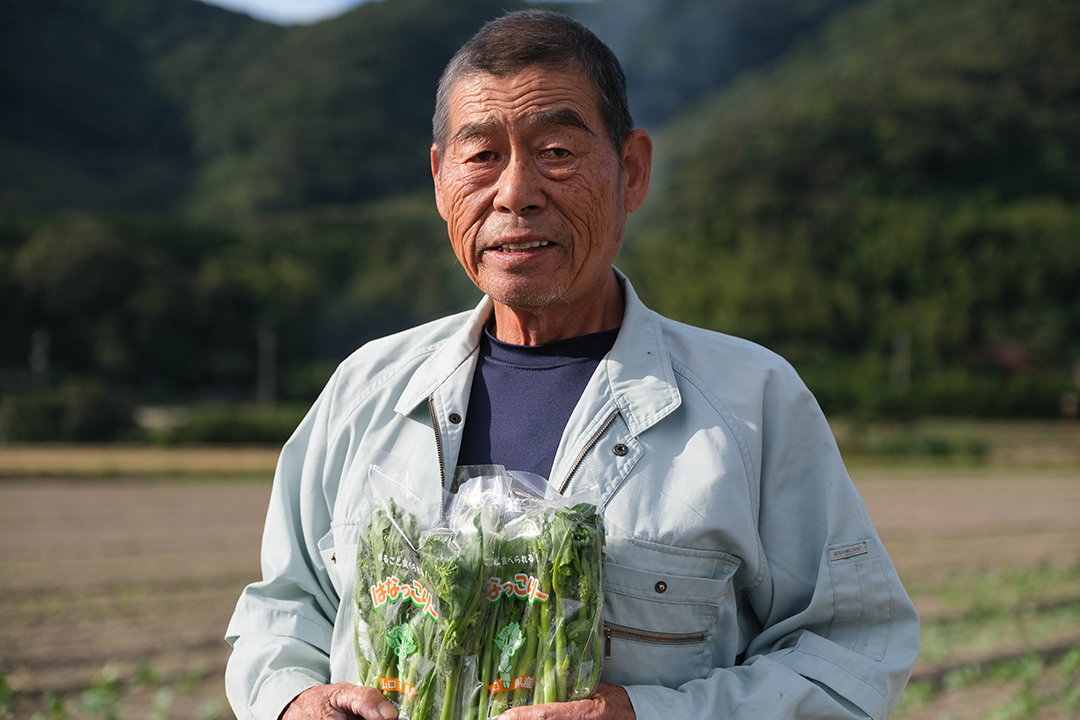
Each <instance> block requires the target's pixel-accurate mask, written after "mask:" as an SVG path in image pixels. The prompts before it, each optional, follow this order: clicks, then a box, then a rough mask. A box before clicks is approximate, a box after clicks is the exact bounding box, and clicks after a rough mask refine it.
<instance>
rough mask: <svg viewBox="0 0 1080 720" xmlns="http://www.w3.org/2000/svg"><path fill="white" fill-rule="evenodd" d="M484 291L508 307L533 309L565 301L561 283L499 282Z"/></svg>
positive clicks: (564, 287) (563, 286) (564, 290)
mask: <svg viewBox="0 0 1080 720" xmlns="http://www.w3.org/2000/svg"><path fill="white" fill-rule="evenodd" d="M484 292H485V293H486V294H487V295H489V296H490V297H491V299H492V300H494V301H495V302H498V303H500V304H502V305H505V306H507V307H509V308H513V309H515V310H535V309H542V308H546V307H548V306H550V305H554V304H555V303H558V302H564V303H565V295H566V286H565V285H564V284H563V283H555V284H554V285H551V284H547V285H540V284H537V285H525V284H519V283H500V284H499V285H498V286H495V287H490V288H486V289H485V290H484Z"/></svg>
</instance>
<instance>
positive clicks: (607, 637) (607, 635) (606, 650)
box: [604, 626, 611, 660]
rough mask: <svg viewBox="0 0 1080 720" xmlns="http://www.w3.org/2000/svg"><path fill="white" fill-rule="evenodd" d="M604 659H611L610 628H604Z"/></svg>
mask: <svg viewBox="0 0 1080 720" xmlns="http://www.w3.org/2000/svg"><path fill="white" fill-rule="evenodd" d="M604 659H605V660H610V659H611V628H609V627H606V626H605V627H604Z"/></svg>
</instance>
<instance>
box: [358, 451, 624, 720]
mask: <svg viewBox="0 0 1080 720" xmlns="http://www.w3.org/2000/svg"><path fill="white" fill-rule="evenodd" d="M382 470H383V469H382V468H380V472H382ZM372 479H373V480H378V481H379V483H380V488H381V490H379V491H373V493H374V495H376V497H373V498H372V501H371V507H372V512H371V514H370V517H369V522H368V526H367V528H366V530H365V531H364V532H362V533H361V536H360V542H359V545H358V548H357V584H356V590H355V593H354V595H355V600H356V611H357V612H356V618H357V624H356V639H357V643H356V650H357V659H358V662H359V666H360V677H359V682H360V683H361V684H364V685H368V686H371V687H376V688H379V689H380V690H382V691H383V693H384V694H385V695H386V696H387V698H388V699H389V700H390V701H391V703H393V704H394V705H395V707H397V708H398V710H399V712H400V713H401V716H402V717H404V718H411V719H412V720H429V719H433V718H439V720H486V719H487V718H491V717H495V716H497V715H499V714H501V713H502V712H503V711H504V710H506V709H507V708H509V707H516V706H519V705H532V704H540V703H544V702H557V701H564V700H576V699H582V698H585V697H588V696H589V695H590V694H591V693H592V692H593V690H594V689H595V687H596V683H597V682H598V681H599V677H600V670H601V663H602V649H601V642H602V640H601V637H600V635H601V622H602V619H601V614H602V608H603V559H604V529H603V520H602V516H601V515H600V513H599V510H598V504H597V503H596V502H595V500H594V499H593V497H592V496H587V497H583V496H581V495H577V496H575V497H573V498H565V497H562V496H559V495H557V494H555V493H552V492H551V491H550V490H549V489H548V486H547V483H546V481H544V479H543V478H538V477H536V476H531V475H528V474H522V473H508V472H506V471H505V470H504V469H503V468H502V467H500V466H484V467H480V468H467V469H464V470H463V471H461V472H459V473H458V474H457V476H455V479H454V482H453V483H452V485H451V492H450V493H448V497H447V498H445V499H444V504H443V512H442V522H441V523H440V524H439V525H437V526H436V527H434V528H432V529H430V530H428V531H425V532H422V533H421V532H419V530H418V528H417V521H416V514H415V513H414V512H410V511H409V510H408V509H407V508H405V507H402V505H400V504H398V501H396V500H394V499H393V498H394V496H395V495H397V496H398V497H405V498H408V497H409V496H410V495H409V493H408V492H407V484H406V483H404V482H403V481H393V482H388V479H387V478H386V477H378V478H372ZM379 494H382V495H383V496H384V497H381V498H380V497H377V495H379Z"/></svg>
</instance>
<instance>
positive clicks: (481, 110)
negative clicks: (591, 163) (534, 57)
mask: <svg viewBox="0 0 1080 720" xmlns="http://www.w3.org/2000/svg"><path fill="white" fill-rule="evenodd" d="M448 110H449V118H448V119H449V122H450V127H449V128H448V129H449V139H450V140H451V141H453V140H454V139H457V138H460V137H461V132H462V130H463V129H467V128H468V127H476V126H484V127H493V126H497V127H503V128H518V127H527V126H529V125H533V124H536V123H552V122H553V123H557V124H566V125H578V126H580V127H582V128H583V129H586V130H588V131H590V132H591V133H594V134H599V133H600V132H602V131H603V130H604V128H603V120H602V118H601V114H600V99H599V95H598V93H597V92H596V90H595V88H594V87H593V85H592V83H591V82H590V81H589V79H588V77H587V76H586V75H585V74H584V73H583V72H576V71H563V70H549V69H544V68H526V69H524V70H522V71H520V72H517V73H513V74H507V75H492V74H489V73H484V72H475V73H469V74H467V75H463V76H462V77H460V78H459V79H458V80H457V81H456V82H455V83H454V85H453V86H452V87H451V89H450V94H449V102H448Z"/></svg>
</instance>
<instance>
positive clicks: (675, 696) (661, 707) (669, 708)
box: [623, 685, 693, 720]
mask: <svg viewBox="0 0 1080 720" xmlns="http://www.w3.org/2000/svg"><path fill="white" fill-rule="evenodd" d="M623 689H624V690H626V694H627V695H629V696H630V704H631V705H632V706H633V707H634V715H635V717H637V720H671V719H672V718H679V717H693V713H692V712H691V711H690V706H689V705H688V704H687V702H686V698H685V697H683V694H682V693H681V692H679V691H678V690H672V689H671V688H667V687H663V686H662V685H627V686H625V687H624V688H623Z"/></svg>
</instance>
